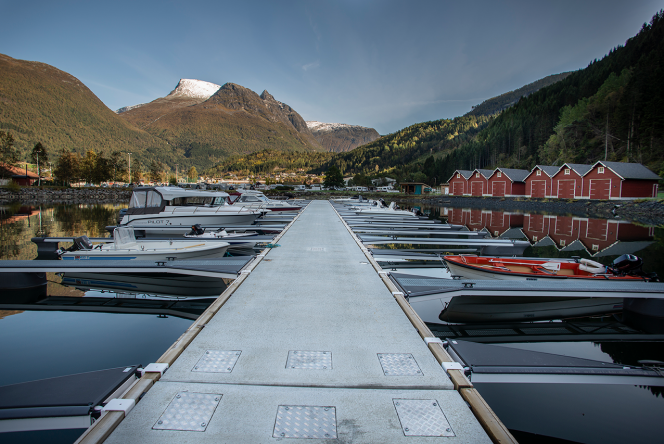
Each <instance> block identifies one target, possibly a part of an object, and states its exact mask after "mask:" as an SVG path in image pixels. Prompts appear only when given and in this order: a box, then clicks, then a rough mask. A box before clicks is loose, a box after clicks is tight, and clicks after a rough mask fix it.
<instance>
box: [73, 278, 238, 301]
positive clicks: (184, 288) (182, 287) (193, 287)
mask: <svg viewBox="0 0 664 444" xmlns="http://www.w3.org/2000/svg"><path fill="white" fill-rule="evenodd" d="M62 284H63V285H67V286H71V287H77V288H79V289H83V290H87V289H93V288H94V289H103V290H115V291H119V292H130V293H150V294H155V295H165V294H166V293H167V294H168V295H169V296H186V297H205V296H219V295H220V294H221V293H222V292H223V291H224V290H225V289H226V283H225V282H224V281H223V280H221V279H217V278H210V277H205V276H187V275H179V274H170V273H142V274H141V273H132V274H122V273H65V274H64V276H63V277H62Z"/></svg>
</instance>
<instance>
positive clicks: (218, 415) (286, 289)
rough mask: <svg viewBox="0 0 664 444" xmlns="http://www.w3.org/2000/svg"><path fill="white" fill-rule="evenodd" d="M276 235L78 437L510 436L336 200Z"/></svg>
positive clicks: (476, 439) (367, 439)
mask: <svg viewBox="0 0 664 444" xmlns="http://www.w3.org/2000/svg"><path fill="white" fill-rule="evenodd" d="M277 242H278V244H279V247H275V248H272V249H270V250H265V251H264V252H263V253H261V254H260V255H258V256H257V258H256V260H254V261H253V262H251V263H250V264H248V265H247V266H245V267H244V268H243V269H242V271H241V272H240V276H239V277H238V278H237V279H236V280H235V281H234V282H233V283H232V284H230V285H229V287H228V288H227V289H226V290H225V291H224V292H223V293H222V294H221V296H220V297H219V298H217V300H216V301H215V302H214V303H213V304H212V305H211V306H210V307H209V308H208V309H207V310H206V311H205V313H203V315H202V316H201V317H199V318H198V319H197V320H196V321H195V322H194V323H193V324H192V326H191V327H190V328H189V329H188V330H187V331H186V332H185V333H184V334H183V335H182V336H181V337H180V339H179V340H178V341H177V342H176V343H175V344H173V345H172V346H171V348H170V349H169V350H167V351H166V352H165V353H164V354H163V355H162V357H161V358H160V359H159V360H158V361H157V363H154V364H150V365H149V366H147V367H146V369H145V372H144V373H143V376H142V378H141V379H139V380H138V382H137V383H136V385H134V387H133V388H131V389H130V390H129V391H128V392H127V393H126V394H125V395H124V396H123V397H122V399H119V400H115V401H114V402H112V403H111V404H112V405H111V404H109V406H107V408H106V409H105V412H104V413H103V414H102V417H101V418H100V419H99V420H98V421H97V422H96V423H95V424H94V425H93V426H92V427H91V428H90V429H88V431H87V432H86V433H85V434H84V435H83V436H82V437H81V438H80V439H79V441H78V442H80V443H100V442H107V443H127V442H141V443H160V444H161V443H177V444H181V443H184V442H200V443H207V442H209V443H215V444H217V443H270V442H275V441H276V442H281V441H288V442H293V440H297V439H302V438H304V439H308V441H306V442H325V443H330V442H343V443H351V442H352V443H401V442H404V443H420V442H426V443H434V442H448V441H449V440H450V439H452V440H453V442H455V443H489V442H492V441H493V442H501V443H508V442H516V441H515V440H514V438H513V437H512V436H511V435H510V433H509V432H508V431H507V429H506V428H505V427H504V425H503V424H502V423H501V422H500V420H499V419H498V418H497V417H496V416H495V414H494V413H493V412H492V411H491V409H490V408H489V407H488V405H487V404H486V403H485V402H484V401H483V399H482V398H481V396H479V394H478V393H477V391H476V390H475V389H474V388H473V386H472V384H471V383H470V382H469V381H468V380H467V379H466V378H465V377H464V376H463V371H462V369H461V368H460V366H459V365H458V364H456V363H453V362H452V359H451V358H450V357H449V355H447V353H446V351H445V350H444V348H443V347H442V344H441V343H440V340H439V339H438V338H436V337H435V336H434V335H433V333H431V331H430V330H429V329H428V328H427V327H426V325H425V324H424V323H423V322H422V321H421V320H420V318H419V317H418V316H417V315H416V314H415V312H414V311H413V309H412V308H411V307H410V306H409V304H408V303H407V302H406V300H405V299H404V295H403V293H402V292H400V291H399V289H398V287H396V286H395V285H394V283H393V282H392V281H391V280H390V279H389V277H388V275H387V273H386V272H385V271H382V269H381V268H380V267H379V266H378V264H377V262H376V261H375V260H373V258H372V256H371V253H370V251H369V250H368V249H367V248H366V247H365V246H364V245H362V243H361V241H360V240H359V238H358V237H357V236H356V235H354V234H353V233H352V231H351V230H350V228H349V227H348V225H347V224H346V222H344V220H342V219H341V218H340V217H339V215H338V214H337V213H336V211H335V209H334V208H333V206H332V205H331V204H330V203H328V202H325V201H314V202H312V203H311V204H309V206H308V207H307V208H306V209H305V210H303V211H302V212H301V213H300V214H299V215H298V216H297V217H296V218H295V219H294V220H293V221H292V222H291V223H289V225H288V226H287V227H286V230H285V231H284V232H283V233H282V234H281V235H279V236H277V237H276V238H275V240H274V243H275V244H276V243H277ZM455 364H456V365H455ZM469 406H470V407H469Z"/></svg>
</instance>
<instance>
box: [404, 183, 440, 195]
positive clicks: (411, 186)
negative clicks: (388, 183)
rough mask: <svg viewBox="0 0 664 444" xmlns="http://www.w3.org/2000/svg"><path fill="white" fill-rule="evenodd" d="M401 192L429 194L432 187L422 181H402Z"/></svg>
mask: <svg viewBox="0 0 664 444" xmlns="http://www.w3.org/2000/svg"><path fill="white" fill-rule="evenodd" d="M399 185H400V186H401V192H402V193H406V194H427V193H431V191H432V188H431V187H430V186H429V185H427V184H425V183H422V182H402V183H401V184H399Z"/></svg>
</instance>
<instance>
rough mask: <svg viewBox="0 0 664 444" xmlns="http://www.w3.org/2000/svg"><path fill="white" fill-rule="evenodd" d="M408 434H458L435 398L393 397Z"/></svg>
mask: <svg viewBox="0 0 664 444" xmlns="http://www.w3.org/2000/svg"><path fill="white" fill-rule="evenodd" d="M392 402H394V408H395V409H396V410H397V415H398V416H399V421H400V422H401V428H402V429H403V433H404V435H406V436H456V435H455V434H454V431H453V430H452V428H451V427H450V423H449V422H448V421H447V418H446V417H445V414H444V413H443V410H442V409H441V408H440V405H439V404H438V401H436V400H435V399H393V400H392Z"/></svg>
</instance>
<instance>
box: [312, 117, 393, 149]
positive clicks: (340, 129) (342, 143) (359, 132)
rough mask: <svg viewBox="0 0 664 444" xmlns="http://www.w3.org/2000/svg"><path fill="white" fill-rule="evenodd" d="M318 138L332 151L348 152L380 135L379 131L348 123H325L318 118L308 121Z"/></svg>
mask: <svg viewBox="0 0 664 444" xmlns="http://www.w3.org/2000/svg"><path fill="white" fill-rule="evenodd" d="M306 124H307V127H308V128H309V130H310V131H311V132H312V134H313V135H314V137H315V138H316V140H318V142H320V144H321V145H323V147H324V148H325V149H326V150H327V151H330V152H335V153H339V152H347V151H351V150H353V149H355V148H357V147H358V146H362V145H365V144H367V143H371V142H373V141H374V140H376V139H378V138H379V137H380V134H378V131H376V130H375V129H373V128H367V127H364V126H360V125H349V124H347V123H323V122H318V121H316V120H309V121H307V122H306Z"/></svg>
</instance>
